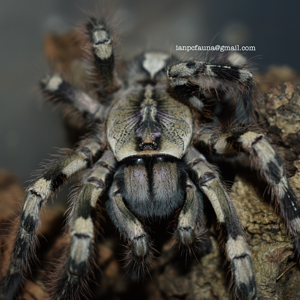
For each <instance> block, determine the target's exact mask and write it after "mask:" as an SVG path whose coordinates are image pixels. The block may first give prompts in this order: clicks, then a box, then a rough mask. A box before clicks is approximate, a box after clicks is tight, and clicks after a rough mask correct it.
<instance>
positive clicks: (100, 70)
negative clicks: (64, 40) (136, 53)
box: [86, 18, 121, 93]
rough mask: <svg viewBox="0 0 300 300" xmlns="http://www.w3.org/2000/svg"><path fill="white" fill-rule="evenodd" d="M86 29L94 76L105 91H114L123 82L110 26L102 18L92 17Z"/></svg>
mask: <svg viewBox="0 0 300 300" xmlns="http://www.w3.org/2000/svg"><path fill="white" fill-rule="evenodd" d="M86 31H87V35H88V37H89V40H90V43H91V52H92V57H93V65H94V66H95V70H94V77H95V79H96V80H97V82H100V83H101V85H102V87H103V88H104V92H105V93H113V92H115V91H116V90H118V89H119V88H120V86H121V84H120V80H119V78H118V76H117V73H116V70H115V57H114V53H113V45H112V44H113V39H112V37H111V34H110V32H109V30H108V27H107V25H106V24H105V23H104V22H103V21H102V20H99V19H96V18H91V19H90V21H89V22H88V23H87V24H86Z"/></svg>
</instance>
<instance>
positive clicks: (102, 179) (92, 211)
mask: <svg viewBox="0 0 300 300" xmlns="http://www.w3.org/2000/svg"><path fill="white" fill-rule="evenodd" d="M115 165H116V161H115V158H114V156H113V154H112V152H110V151H105V152H104V154H103V156H102V157H101V159H100V160H99V161H97V163H96V164H95V165H94V167H93V169H92V170H91V171H89V173H88V176H87V177H86V179H85V180H84V183H83V185H82V186H81V187H80V188H79V189H78V191H77V192H76V194H75V197H74V198H73V199H72V200H73V201H72V203H73V205H72V209H71V211H70V219H69V232H70V235H71V243H70V250H69V252H68V256H67V259H66V260H65V263H64V264H63V267H62V268H60V269H58V270H57V272H56V273H55V274H54V276H53V278H54V282H53V283H52V286H53V288H52V298H53V299H55V300H57V299H65V300H67V299H70V300H75V299H82V298H84V297H87V295H88V294H89V290H88V288H87V286H88V285H87V281H88V278H89V276H90V275H91V272H92V262H93V258H94V241H95V238H96V234H97V231H96V230H95V228H94V227H95V226H94V223H93V219H92V217H93V216H95V217H96V218H95V220H94V222H97V221H98V219H99V217H100V216H97V202H98V199H99V198H100V199H101V196H102V195H103V193H104V192H105V191H106V189H107V186H108V185H109V182H110V179H111V174H112V172H113V170H114V167H115Z"/></svg>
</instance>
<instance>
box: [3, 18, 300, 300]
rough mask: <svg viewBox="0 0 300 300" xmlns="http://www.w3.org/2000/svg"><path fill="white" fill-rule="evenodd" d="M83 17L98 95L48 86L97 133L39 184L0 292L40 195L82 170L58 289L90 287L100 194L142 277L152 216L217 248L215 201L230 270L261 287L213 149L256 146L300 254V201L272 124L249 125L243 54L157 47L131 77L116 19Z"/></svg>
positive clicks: (15, 274) (250, 87)
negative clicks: (191, 55) (210, 215)
mask: <svg viewBox="0 0 300 300" xmlns="http://www.w3.org/2000/svg"><path fill="white" fill-rule="evenodd" d="M85 29H86V34H87V40H88V44H87V46H86V47H85V48H86V49H87V51H88V52H89V59H90V60H91V61H92V62H93V64H94V68H93V70H92V73H93V75H92V77H93V83H94V86H95V88H96V90H97V94H98V95H99V99H93V98H92V97H91V96H89V94H88V93H86V92H85V91H83V90H80V89H79V88H77V87H75V86H73V85H72V84H70V83H68V82H67V81H65V80H64V79H63V77H62V76H61V75H60V74H53V75H51V76H48V77H47V78H46V79H44V80H43V81H42V82H41V89H42V92H43V94H44V95H45V96H46V98H48V99H49V100H50V101H51V102H53V103H54V104H58V105H59V106H60V107H61V108H62V110H63V111H64V112H66V113H68V112H70V111H72V112H76V113H77V115H78V116H79V117H80V118H81V119H82V120H83V121H84V125H83V126H86V128H93V133H92V134H91V135H90V137H89V138H86V139H83V140H82V142H81V143H80V144H79V146H78V147H77V148H76V149H75V150H74V151H69V152H66V153H65V154H64V155H63V156H61V157H60V158H59V159H56V160H54V161H53V162H52V163H50V164H49V165H48V166H46V167H45V169H44V170H43V171H42V172H40V175H39V176H38V177H37V179H36V180H34V182H33V183H32V184H31V185H30V186H29V188H28V190H27V196H26V199H25V202H24V206H23V209H22V211H21V215H20V227H19V231H18V234H17V237H16V241H15V244H14V247H13V250H12V253H11V260H10V261H9V265H8V267H7V270H6V275H5V277H4V278H3V279H2V282H1V290H0V299H2V300H11V299H14V298H15V296H16V294H17V293H18V291H19V290H20V288H21V286H22V282H23V279H24V277H26V276H27V275H28V271H29V270H30V261H31V259H32V258H34V253H35V247H36V240H37V237H36V235H37V234H36V231H37V228H38V226H39V223H40V218H39V213H40V210H41V207H42V206H43V205H45V204H46V202H47V200H48V198H49V197H50V196H51V195H53V194H54V192H55V191H56V190H57V188H58V187H59V186H61V185H62V184H63V183H64V182H65V181H66V180H68V179H69V178H70V177H71V176H73V175H74V174H77V173H78V172H81V171H83V172H84V173H83V177H82V178H83V179H82V180H81V181H80V183H79V184H78V186H77V187H76V188H75V189H74V192H73V194H72V197H71V199H70V208H69V218H68V226H67V228H68V234H69V236H70V245H69V247H68V249H67V251H66V253H65V256H64V262H63V263H61V264H60V265H59V266H58V267H57V270H56V272H55V273H54V274H53V276H52V277H53V278H54V280H53V281H52V282H51V287H52V288H51V297H52V299H55V300H57V299H72V300H73V299H82V298H83V297H85V298H87V299H88V298H89V297H90V294H89V289H88V286H89V279H90V278H92V277H93V268H94V261H95V260H94V257H95V251H94V250H95V243H96V241H97V236H98V235H99V229H100V228H99V227H101V216H100V214H99V205H100V203H101V202H102V201H106V203H105V207H106V210H107V213H108V216H109V217H110V219H111V220H112V222H113V224H114V225H115V227H116V228H117V229H118V231H119V232H120V235H121V237H122V238H123V240H124V242H125V245H126V248H127V255H126V259H127V269H128V273H129V274H130V275H131V276H132V277H135V278H139V277H141V276H143V275H144V274H145V273H148V272H150V271H151V270H149V266H150V265H151V262H152V260H153V259H154V254H153V253H154V251H155V247H154V243H153V241H152V240H151V234H150V229H151V222H155V221H157V220H159V219H162V218H164V219H168V220H172V219H173V220H174V219H175V222H173V224H174V226H173V227H174V236H175V237H176V241H177V244H178V247H179V248H181V249H183V248H184V249H187V250H188V252H194V250H197V249H198V250H199V249H200V250H201V249H202V250H203V249H208V248H209V247H207V246H205V244H204V243H203V236H204V235H205V229H204V227H205V224H204V219H205V218H204V217H203V216H204V214H205V207H204V203H205V201H209V202H210V204H211V207H212V208H213V210H214V212H215V215H216V218H217V223H218V230H219V235H220V242H221V247H222V249H223V251H224V253H225V255H226V258H227V262H228V265H229V270H230V272H231V281H232V286H233V296H234V297H235V298H236V299H239V300H241V299H242V300H255V299H258V294H257V287H256V282H255V274H254V271H253V263H252V259H251V252H250V250H249V246H248V244H247V241H246V237H245V234H244V232H243V228H242V226H241V223H240V221H239V218H238V215H237V213H236V211H235V208H234V206H233V204H232V202H231V199H230V196H229V193H228V191H227V189H226V187H225V184H224V182H223V181H222V179H221V178H220V175H219V171H218V167H217V166H216V165H213V164H210V163H209V162H208V161H210V158H213V157H216V156H218V157H222V158H226V157H234V156H236V155H237V154H239V153H246V154H248V155H249V158H250V160H251V162H252V165H253V166H254V167H256V168H257V169H258V170H259V171H260V174H261V175H262V177H263V179H264V180H265V181H266V183H267V184H268V186H269V187H270V189H271V191H272V194H273V196H274V199H275V202H276V204H275V205H276V206H277V207H278V208H279V211H280V215H281V217H282V218H283V220H284V222H285V224H286V227H287V229H288V232H289V234H290V236H291V239H292V241H293V243H294V245H295V249H296V251H297V254H298V260H299V253H300V204H299V201H298V200H297V199H296V196H295V193H294V191H293V190H292V189H291V187H290V184H289V182H288V179H287V177H286V174H285V168H284V163H283V160H282V158H281V157H280V156H279V155H278V154H276V152H275V151H274V149H273V148H272V147H271V145H270V143H269V142H268V141H267V139H266V137H265V136H264V135H263V134H260V133H256V132H254V131H251V130H249V129H248V128H251V126H250V125H252V124H253V122H254V120H255V117H254V116H255V89H254V81H253V75H252V73H251V72H250V71H249V70H248V69H247V68H246V66H245V60H244V58H243V57H242V56H240V55H238V54H231V55H228V56H227V58H223V59H221V60H215V61H204V60H189V61H184V62H178V61H176V58H174V57H170V56H169V55H168V54H166V53H163V52H158V51H148V52H145V53H142V54H141V55H139V56H137V57H136V58H134V59H133V60H132V61H131V62H129V64H128V68H127V71H126V78H125V80H124V82H121V81H120V79H119V78H120V77H119V76H118V74H117V71H116V68H115V61H114V54H113V53H114V52H113V38H112V35H111V32H110V29H109V28H108V26H107V25H106V24H105V22H103V21H102V20H98V19H96V18H91V19H90V20H89V22H88V23H87V24H86V27H85ZM228 103H230V104H231V105H233V107H234V111H235V114H234V115H233V119H230V121H232V122H233V124H235V125H237V124H239V128H238V127H237V126H235V129H234V130H232V129H229V130H227V131H226V130H225V131H224V130H223V132H221V130H219V127H218V126H217V124H219V122H218V121H220V119H221V118H222V112H224V107H226V106H225V104H226V105H227V104H228ZM104 128H105V129H104ZM233 128H234V126H233ZM200 252H201V251H200Z"/></svg>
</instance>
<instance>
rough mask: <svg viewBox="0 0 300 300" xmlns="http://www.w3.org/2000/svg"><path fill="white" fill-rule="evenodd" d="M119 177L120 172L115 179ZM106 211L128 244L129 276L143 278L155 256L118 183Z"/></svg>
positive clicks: (111, 190) (111, 193) (114, 187)
mask: <svg viewBox="0 0 300 300" xmlns="http://www.w3.org/2000/svg"><path fill="white" fill-rule="evenodd" d="M117 176H118V172H117V173H116V176H115V178H116V177H117ZM106 209H107V212H108V214H109V216H110V219H111V220H112V222H113V223H114V225H115V226H116V227H117V228H118V230H119V232H120V234H121V236H122V237H123V238H124V239H125V240H126V242H127V246H128V253H127V256H126V259H127V265H126V267H127V269H128V274H129V275H130V276H131V277H132V278H133V279H139V278H140V277H143V275H144V274H145V272H146V271H147V270H148V269H147V268H148V265H149V264H150V263H151V259H152V256H153V254H152V251H151V244H150V241H149V237H148V234H147V233H146V231H145V229H144V228H143V225H142V223H141V222H140V221H139V220H138V219H137V218H136V217H135V216H134V215H133V214H132V213H131V212H130V211H129V210H128V208H127V207H126V205H125V203H124V201H123V198H122V195H121V194H120V192H119V187H118V185H117V184H116V181H114V183H113V185H112V187H111V188H110V192H109V201H108V202H107V203H106Z"/></svg>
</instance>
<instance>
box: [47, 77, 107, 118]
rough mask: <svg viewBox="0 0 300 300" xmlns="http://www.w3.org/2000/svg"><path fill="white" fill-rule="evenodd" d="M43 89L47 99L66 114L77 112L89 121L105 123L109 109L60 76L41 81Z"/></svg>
mask: <svg viewBox="0 0 300 300" xmlns="http://www.w3.org/2000/svg"><path fill="white" fill-rule="evenodd" d="M41 89H42V92H43V94H44V95H45V96H46V98H48V99H49V100H50V101H53V102H54V103H55V104H58V105H60V106H61V107H62V108H63V110H64V112H65V113H69V112H70V111H75V112H77V113H79V114H80V116H82V117H83V118H85V119H88V120H89V121H98V122H102V121H104V118H105V114H106V110H107V107H106V106H104V105H103V104H100V103H99V102H97V101H95V100H94V99H92V98H91V97H90V96H89V95H88V94H86V93H85V92H83V91H82V90H80V89H79V88H77V87H75V86H73V85H71V84H70V83H68V82H66V81H64V80H63V79H62V77H61V76H60V75H58V74H54V75H52V76H48V77H46V78H45V79H44V80H42V81H41Z"/></svg>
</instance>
